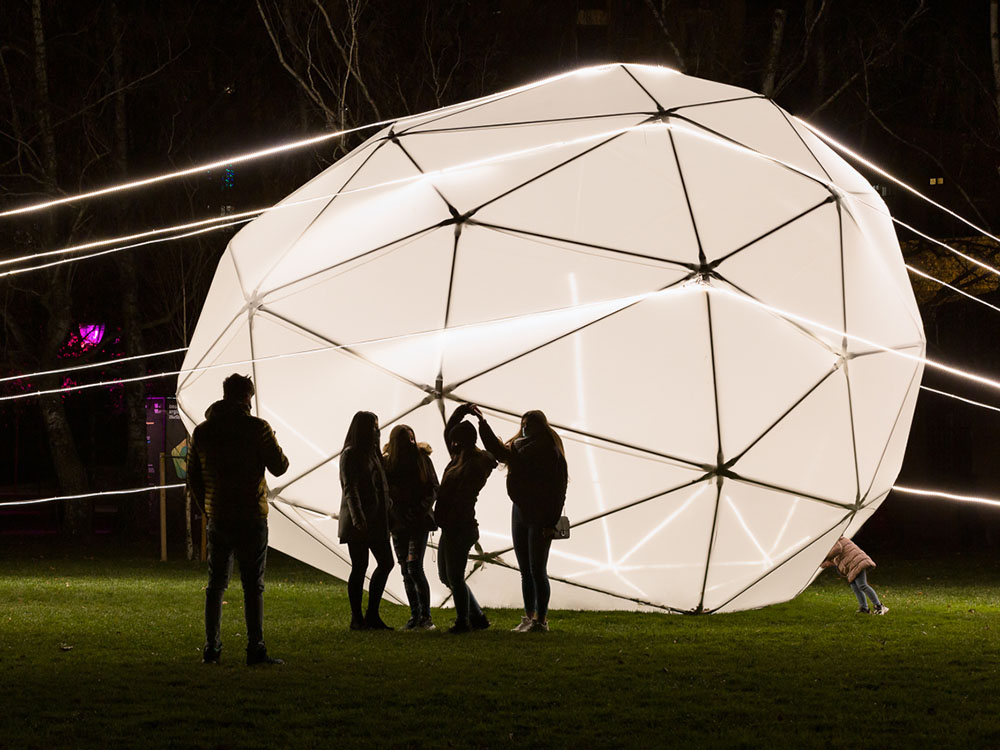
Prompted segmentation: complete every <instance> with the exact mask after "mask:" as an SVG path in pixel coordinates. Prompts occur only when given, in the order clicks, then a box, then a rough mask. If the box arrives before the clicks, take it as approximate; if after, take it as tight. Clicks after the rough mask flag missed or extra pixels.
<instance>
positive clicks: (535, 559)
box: [528, 526, 552, 622]
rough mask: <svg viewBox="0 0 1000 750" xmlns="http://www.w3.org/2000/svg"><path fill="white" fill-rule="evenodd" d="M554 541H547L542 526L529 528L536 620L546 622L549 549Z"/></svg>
mask: <svg viewBox="0 0 1000 750" xmlns="http://www.w3.org/2000/svg"><path fill="white" fill-rule="evenodd" d="M551 547H552V540H551V539H547V538H546V536H545V533H544V527H542V526H530V527H528V560H529V562H528V571H529V572H530V573H531V582H532V585H533V586H534V589H535V603H536V609H535V619H536V620H538V621H539V622H545V620H546V617H547V616H548V613H549V597H550V595H551V588H550V586H549V572H548V565H549V549H550V548H551Z"/></svg>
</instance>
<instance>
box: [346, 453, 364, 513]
mask: <svg viewBox="0 0 1000 750" xmlns="http://www.w3.org/2000/svg"><path fill="white" fill-rule="evenodd" d="M345 456H346V452H345V453H342V454H341V456H340V486H341V487H342V488H343V491H344V502H345V503H347V509H348V511H349V512H350V514H351V522H352V523H353V524H354V525H355V526H356V527H357V528H359V529H364V528H365V527H366V526H367V524H368V522H367V519H365V511H364V508H363V507H362V505H361V493H360V490H359V486H358V483H359V481H360V480H361V479H362V477H360V476H359V475H358V472H357V471H356V470H355V469H354V468H353V466H352V464H353V463H354V462H353V461H350V460H347V461H345V460H344V458H345Z"/></svg>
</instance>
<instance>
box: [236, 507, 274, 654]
mask: <svg viewBox="0 0 1000 750" xmlns="http://www.w3.org/2000/svg"><path fill="white" fill-rule="evenodd" d="M236 559H237V560H238V561H239V564H240V582H241V583H242V584H243V615H244V617H245V618H246V623H247V654H263V653H265V652H266V648H265V646H264V570H265V568H266V567H267V519H264V518H261V519H260V520H258V521H254V522H247V523H244V524H240V530H239V539H238V541H237V545H236Z"/></svg>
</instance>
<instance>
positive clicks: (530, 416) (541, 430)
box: [507, 409, 566, 458]
mask: <svg viewBox="0 0 1000 750" xmlns="http://www.w3.org/2000/svg"><path fill="white" fill-rule="evenodd" d="M522 437H523V438H528V439H531V440H546V441H549V442H551V443H552V445H553V446H554V447H555V449H556V450H557V451H559V454H560V455H561V456H563V457H564V458H565V456H566V451H565V450H564V449H563V443H562V438H560V437H559V433H557V432H556V431H555V430H553V429H552V425H550V424H549V420H548V418H547V417H546V416H545V412H543V411H541V410H539V409H532V410H531V411H526V412H525V413H524V415H523V416H522V417H521V431H520V432H519V433H518V434H516V435H514V437H512V438H511V439H510V440H508V441H507V445H508V447H510V446H513V445H514V441H515V440H517V439H518V438H522Z"/></svg>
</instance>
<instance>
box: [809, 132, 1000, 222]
mask: <svg viewBox="0 0 1000 750" xmlns="http://www.w3.org/2000/svg"><path fill="white" fill-rule="evenodd" d="M795 120H796V121H798V122H800V123H801V124H802V125H803V126H804V127H806V128H808V129H809V130H810V131H811V132H812V133H813V134H815V135H816V136H817V137H819V138H821V139H822V140H824V141H826V142H827V143H828V144H830V145H831V146H833V147H834V148H835V149H837V150H838V151H840V152H841V153H843V154H847V155H848V156H849V157H851V158H852V159H853V160H854V161H856V162H858V163H860V164H864V165H865V166H866V167H868V168H869V169H871V170H872V171H874V172H876V173H877V174H878V175H880V176H882V177H885V178H886V179H887V180H891V181H892V182H893V183H895V184H896V185H899V186H900V187H901V188H903V189H904V190H907V191H909V192H911V193H913V194H914V195H915V196H917V197H918V198H920V199H921V200H923V201H926V202H927V203H930V204H931V205H932V206H934V207H935V208H939V209H941V210H942V211H944V212H945V213H946V214H948V215H949V216H952V217H954V218H956V219H958V220H959V221H961V222H962V223H963V224H965V225H966V226H969V227H972V228H973V229H975V230H976V231H977V232H979V233H980V234H982V235H985V236H986V237H989V238H990V239H991V240H993V241H994V242H1000V237H997V236H996V235H994V234H992V233H990V232H987V231H986V230H985V229H983V228H982V227H980V226H977V225H976V224H973V223H972V222H971V221H969V220H968V219H966V218H964V217H962V216H960V215H959V214H957V213H955V212H954V211H952V210H951V209H950V208H947V207H945V206H942V205H941V204H940V203H938V202H937V201H935V200H934V199H932V198H928V197H927V196H926V195H924V194H923V193H921V192H920V191H919V190H917V189H916V188H915V187H911V186H910V185H907V184H906V183H905V182H903V181H902V180H900V179H899V178H897V177H894V176H893V175H891V174H889V173H888V172H886V171H885V170H884V169H882V168H881V167H880V166H878V165H877V164H874V163H873V162H871V161H869V160H868V159H866V158H865V157H863V156H862V155H861V154H859V153H858V152H857V151H854V150H852V149H850V148H849V147H847V146H845V145H844V144H843V143H841V142H840V141H838V140H836V139H835V138H833V137H832V136H830V135H827V134H826V133H824V132H823V131H822V130H820V129H819V128H817V127H815V126H813V125H810V124H809V123H808V122H806V121H805V120H801V119H799V118H798V117H796V118H795Z"/></svg>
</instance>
